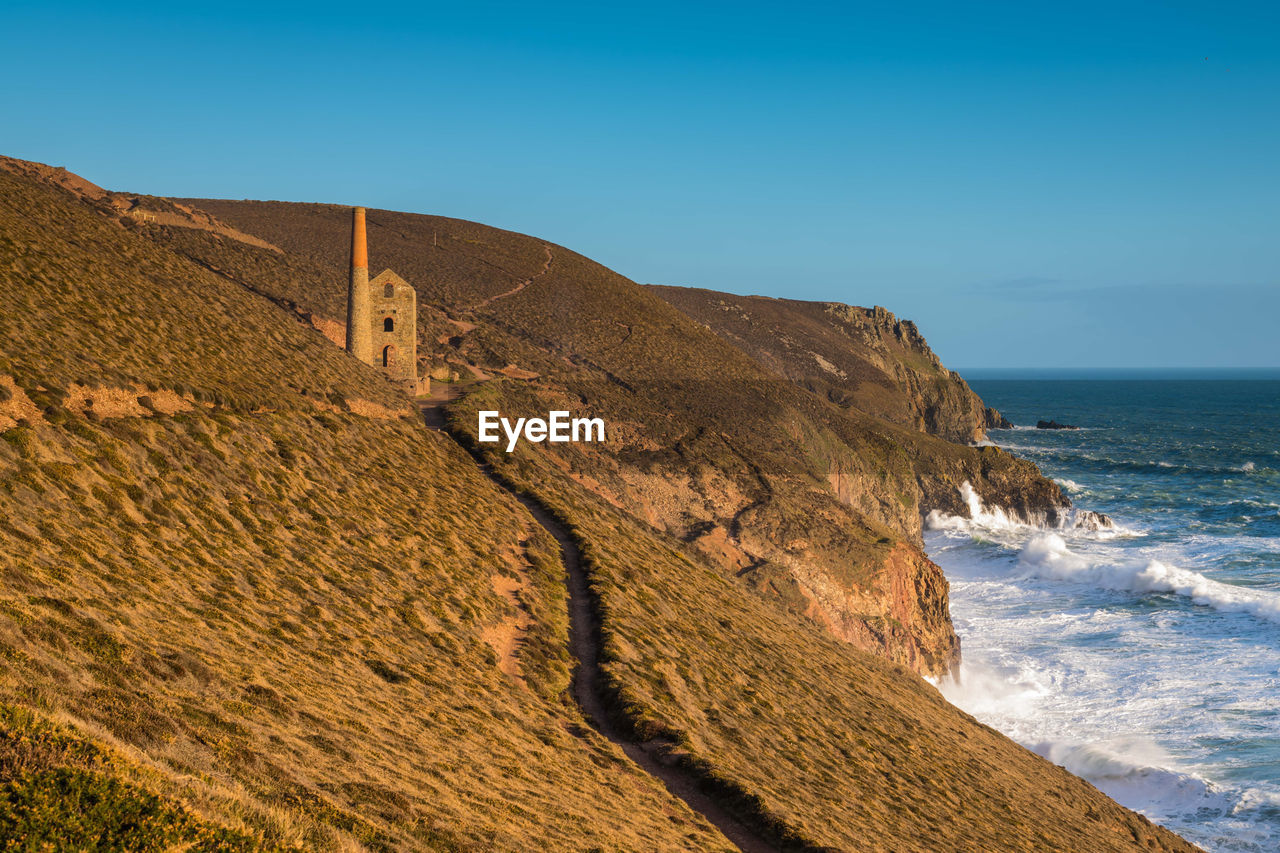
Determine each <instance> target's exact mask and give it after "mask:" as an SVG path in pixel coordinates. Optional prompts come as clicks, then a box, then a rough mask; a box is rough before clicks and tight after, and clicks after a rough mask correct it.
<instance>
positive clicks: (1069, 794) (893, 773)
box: [455, 406, 1193, 853]
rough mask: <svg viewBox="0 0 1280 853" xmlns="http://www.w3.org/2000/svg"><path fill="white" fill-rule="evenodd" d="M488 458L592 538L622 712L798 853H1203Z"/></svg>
mask: <svg viewBox="0 0 1280 853" xmlns="http://www.w3.org/2000/svg"><path fill="white" fill-rule="evenodd" d="M470 414H471V412H470V410H469V408H468V407H466V406H464V407H460V408H459V409H458V410H457V411H456V412H455V422H456V428H457V429H459V430H460V431H463V432H465V431H468V430H469V429H470V427H471V424H472V423H473V420H472V418H471V417H470ZM488 458H489V459H490V461H491V462H492V464H493V465H494V466H495V467H496V468H497V469H498V470H499V471H501V472H502V473H503V475H504V476H506V477H508V478H509V479H510V480H512V481H513V482H515V483H517V484H519V485H520V487H521V488H523V489H524V490H526V491H527V492H529V493H531V494H535V495H538V496H539V497H540V498H541V499H542V500H543V501H544V502H545V503H546V504H547V505H549V506H550V507H552V508H553V509H554V510H555V511H556V512H557V514H558V515H559V516H560V517H561V518H563V519H564V520H565V521H566V522H567V523H568V524H569V525H570V526H571V527H572V530H573V532H574V534H575V536H576V537H577V538H578V539H579V540H580V541H581V542H582V543H583V550H584V552H585V554H586V555H587V558H588V565H589V569H590V573H591V574H590V579H591V585H592V591H593V593H594V594H595V596H596V597H597V599H598V602H599V605H598V606H599V608H600V611H601V612H602V613H603V614H604V625H603V633H604V638H605V639H604V642H605V647H604V659H605V661H606V664H605V669H606V673H607V676H608V677H609V679H610V681H611V687H612V690H613V697H612V699H613V702H614V708H615V710H616V713H617V715H618V718H619V719H620V720H621V721H622V722H623V723H624V724H625V725H627V726H629V727H630V728H631V730H632V731H633V733H634V736H635V737H636V738H637V739H638V740H642V741H647V742H650V743H651V744H658V745H661V749H662V750H663V751H664V752H665V753H666V754H667V755H668V756H670V758H671V760H675V761H680V762H683V763H684V764H685V765H686V766H688V767H690V768H692V769H693V770H694V771H695V772H697V773H698V774H700V775H701V776H702V777H703V778H704V779H705V780H706V783H707V784H708V785H710V786H712V787H714V788H715V789H717V790H719V791H721V792H722V793H723V795H724V796H725V797H726V798H728V799H729V800H730V801H732V802H734V803H736V804H737V806H738V807H739V808H740V809H742V810H744V811H746V812H749V813H752V814H755V815H757V816H758V817H759V819H760V820H761V822H762V823H763V824H764V825H766V826H768V827H770V828H771V829H772V831H773V832H774V833H775V836H776V837H777V838H779V839H780V844H781V845H782V846H784V847H794V848H797V849H808V850H816V849H820V850H850V851H854V850H856V851H904V850H920V851H943V850H945V851H994V850H1089V851H1098V852H1099V853H1101V851H1111V850H1116V851H1119V850H1135V849H1142V850H1191V849H1193V848H1191V847H1190V845H1188V844H1186V843H1185V842H1183V841H1182V840H1181V839H1179V838H1178V837H1177V836H1175V835H1173V834H1172V833H1170V832H1168V831H1167V830H1164V829H1161V828H1158V827H1155V826H1153V825H1152V824H1150V823H1149V822H1148V821H1147V820H1146V819H1145V818H1142V817H1141V816H1138V815H1135V814H1133V813H1132V812H1129V811H1127V810H1126V809H1123V808H1121V807H1120V806H1118V805H1116V804H1115V803H1114V802H1112V801H1111V800H1109V799H1108V798H1107V797H1105V796H1104V795H1102V794H1101V793H1099V792H1098V791H1097V790H1096V789H1094V788H1093V787H1092V786H1091V785H1089V784H1088V783H1086V782H1084V781H1082V780H1080V779H1078V778H1077V777H1075V776H1072V775H1071V774H1070V773H1068V772H1066V771H1065V770H1063V769H1061V768H1059V767H1056V766H1054V765H1052V764H1050V763H1049V762H1047V761H1045V760H1043V759H1041V758H1039V757H1038V756H1036V755H1034V754H1032V753H1030V752H1028V751H1027V750H1024V749H1022V748H1020V747H1017V746H1015V745H1014V744H1012V743H1011V742H1010V741H1009V740H1008V739H1007V738H1005V737H1004V736H1003V735H1000V734H999V733H997V732H995V731H993V730H991V729H989V728H987V727H986V726H983V725H981V724H979V723H977V722H976V721H975V720H974V719H973V718H971V717H969V716H968V715H967V714H965V713H963V712H962V711H960V710H958V709H956V708H955V707H953V706H952V705H950V704H949V703H947V702H946V701H945V700H944V699H942V697H941V696H940V695H939V694H938V693H937V691H935V690H934V689H933V688H932V687H930V686H928V685H927V684H925V683H924V682H923V681H921V680H920V679H918V678H916V677H915V676H914V675H912V674H911V673H910V672H908V671H907V670H906V669H905V668H904V667H902V666H900V665H896V664H892V663H889V662H887V661H884V660H883V659H881V658H879V657H876V656H872V655H867V654H863V653H860V652H858V651H857V650H855V649H853V648H851V647H850V646H849V645H848V644H844V643H840V642H837V641H835V640H833V639H832V638H831V637H830V636H829V635H828V634H827V633H825V632H824V631H822V630H820V629H819V628H817V627H816V626H809V625H805V624H803V623H797V622H796V621H795V620H794V619H791V618H788V617H787V616H786V615H785V614H783V613H782V612H780V611H779V610H778V609H777V608H774V607H771V606H770V605H769V604H768V603H767V602H765V601H762V600H761V599H760V598H759V597H757V596H754V595H751V594H749V593H747V592H746V591H744V590H743V589H742V588H741V587H740V586H738V585H736V584H734V583H732V582H729V581H726V580H725V579H724V578H723V577H721V576H720V575H719V574H718V573H716V572H715V571H713V570H712V569H710V568H709V567H708V566H706V565H705V564H703V563H702V562H701V561H700V560H699V559H698V557H697V555H695V554H691V553H690V552H689V551H688V550H687V549H685V548H684V547H682V545H681V543H679V542H677V541H675V540H669V539H664V538H663V537H657V536H654V535H653V534H652V533H651V532H650V531H649V530H648V529H646V527H645V526H644V525H642V524H640V523H638V522H637V521H635V520H633V519H631V518H628V517H627V516H626V515H625V514H624V513H620V512H619V511H618V510H617V509H615V508H613V507H610V506H609V505H608V504H606V503H605V502H603V501H601V500H599V499H597V498H595V497H594V496H592V495H590V494H589V493H587V492H585V491H584V490H582V489H581V488H579V487H578V486H577V485H576V484H575V483H574V481H573V479H572V478H571V477H570V476H566V474H565V472H563V471H562V470H560V469H559V468H558V466H557V465H555V464H554V461H553V460H551V459H549V458H548V457H547V456H546V455H545V454H542V453H538V452H530V451H526V450H523V449H522V450H520V451H518V452H517V453H515V454H513V455H507V454H505V453H500V452H489V453H488Z"/></svg>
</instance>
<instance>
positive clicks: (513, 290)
mask: <svg viewBox="0 0 1280 853" xmlns="http://www.w3.org/2000/svg"><path fill="white" fill-rule="evenodd" d="M542 251H544V252H546V253H547V260H546V263H544V264H543V265H542V269H540V270H538V271H537V272H536V273H534V274H533V275H532V276H530V277H529V278H526V279H525V280H524V281H522V282H520V283H519V284H517V285H516V286H515V287H513V288H511V289H510V290H508V291H506V292H505V293H499V294H498V295H497V296H490V297H489V298H488V299H486V300H484V301H483V302H481V303H479V304H478V305H476V306H475V308H483V307H485V306H486V305H492V304H493V303H494V302H497V301H498V300H499V299H506V298H507V297H508V296H515V295H516V294H517V293H519V292H520V291H522V290H524V289H525V288H526V287H528V286H529V285H531V284H533V283H534V281H536V280H537V279H540V278H542V277H543V276H544V275H546V274H547V272H548V271H549V270H550V269H551V247H550V246H543V247H542ZM472 310H475V309H474V308H473V309H472Z"/></svg>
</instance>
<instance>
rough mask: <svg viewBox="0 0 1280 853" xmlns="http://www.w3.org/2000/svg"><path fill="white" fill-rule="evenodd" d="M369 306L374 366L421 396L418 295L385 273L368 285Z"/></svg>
mask: <svg viewBox="0 0 1280 853" xmlns="http://www.w3.org/2000/svg"><path fill="white" fill-rule="evenodd" d="M369 303H370V309H371V310H370V316H369V323H370V325H369V328H370V332H371V336H372V339H373V347H372V350H373V365H374V366H375V367H381V368H382V369H383V371H385V372H386V374H387V375H388V376H389V377H390V378H392V379H394V380H395V381H397V382H400V383H403V385H404V387H405V390H406V391H407V392H408V393H410V394H415V393H422V391H421V388H420V385H421V383H420V382H419V381H418V306H417V294H416V293H415V292H414V290H413V288H412V287H411V286H410V285H409V283H408V282H406V281H405V280H404V279H402V278H401V277H400V276H398V275H396V274H395V273H393V272H392V271H391V270H384V271H383V272H382V273H381V274H379V275H378V277H377V278H375V279H373V280H372V281H370V282H369Z"/></svg>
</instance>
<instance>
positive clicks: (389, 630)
mask: <svg viewBox="0 0 1280 853" xmlns="http://www.w3.org/2000/svg"><path fill="white" fill-rule="evenodd" d="M0 198H2V199H3V204H0V271H3V276H4V284H5V286H4V287H3V288H0V376H3V379H0V388H2V389H3V391H2V392H0V439H3V440H0V472H2V473H0V482H2V484H3V486H2V488H0V554H3V559H2V560H0V578H2V579H3V581H2V582H3V588H2V589H3V592H2V595H0V701H2V702H3V703H5V704H7V705H9V706H12V707H17V708H23V709H27V710H26V711H23V712H21V713H25V714H30V713H34V714H35V715H36V718H35V720H33V721H31V722H30V723H23V727H21V728H17V729H15V731H19V732H24V731H35V732H42V731H45V730H46V729H45V728H42V727H45V726H47V725H48V722H49V721H60V723H61V725H62V726H63V727H64V730H66V729H67V727H69V731H71V732H74V733H77V734H74V735H66V737H72V739H73V740H75V739H77V738H78V739H79V740H80V741H83V740H84V739H86V738H87V739H88V740H89V741H90V742H92V743H94V744H98V745H100V746H96V747H94V748H95V749H103V750H106V751H107V752H109V753H110V755H112V756H114V758H112V760H110V761H105V760H104V761H94V762H90V763H88V765H86V762H85V761H83V760H80V759H78V758H75V756H74V755H73V756H72V757H71V758H68V757H66V756H65V755H64V754H63V753H65V752H66V750H63V751H62V752H57V753H55V754H52V755H47V753H49V752H51V751H50V750H45V751H44V753H42V755H44V756H45V757H44V758H40V756H36V758H32V757H30V756H28V755H26V754H25V753H24V752H23V751H22V750H24V749H26V747H24V746H23V744H25V743H27V740H26V739H24V738H23V737H21V736H14V737H8V738H0V773H3V775H4V778H3V782H4V783H5V784H6V785H8V786H9V787H8V788H7V789H6V791H8V792H9V793H7V794H6V796H8V797H9V800H10V801H9V803H8V806H9V808H10V810H11V811H15V812H17V813H19V814H28V815H29V814H30V813H31V812H30V809H27V811H25V812H24V811H23V810H22V806H23V805H24V804H28V803H31V802H32V801H33V798H34V799H35V800H37V801H41V800H42V801H49V800H52V801H53V802H58V801H59V800H58V797H59V795H60V793H61V795H63V796H66V795H69V792H68V790H67V786H66V782H65V779H64V777H66V776H67V774H69V773H88V772H92V773H94V774H96V775H94V776H93V777H92V779H91V781H92V783H93V784H94V785H97V786H98V787H102V786H109V785H115V786H117V787H119V786H121V785H123V786H125V787H124V788H123V789H121V790H124V791H126V792H132V793H126V794H124V795H121V796H132V797H133V798H134V799H135V800H136V801H137V802H138V803H141V804H147V803H150V802H152V801H151V800H148V799H147V798H148V797H157V796H158V797H160V801H159V802H162V803H173V804H175V805H173V806H172V808H173V809H178V811H175V812H170V811H166V810H165V809H169V808H170V807H169V806H165V807H163V808H161V807H159V806H156V807H155V808H153V809H152V811H153V812H158V813H159V814H160V817H158V818H156V820H155V823H157V824H159V828H158V829H157V830H156V833H157V834H158V835H161V836H164V837H168V838H173V839H179V840H180V839H185V840H192V839H195V840H197V841H200V842H201V843H204V842H205V841H209V839H210V838H213V841H212V842H210V844H212V845H213V846H216V843H214V842H216V841H217V839H216V837H215V835H216V834H214V833H210V832H208V831H206V830H203V829H201V827H203V826H205V824H204V823H198V822H192V823H191V824H190V827H188V828H185V829H184V828H183V827H182V826H180V825H178V822H177V818H175V817H173V814H179V813H184V812H185V811H191V812H194V813H197V814H199V815H201V816H202V818H201V820H203V821H211V822H212V825H214V826H221V827H225V828H226V831H227V832H230V833H232V835H230V836H228V837H232V838H240V837H247V838H250V839H254V840H253V841H252V842H251V845H252V846H256V845H257V844H258V843H262V842H266V843H271V844H278V845H284V846H291V845H301V846H304V847H308V848H324V849H352V848H353V847H360V846H363V847H366V848H369V849H415V848H416V849H473V850H492V849H507V850H520V849H528V848H529V846H533V847H537V848H545V849H574V850H577V849H582V848H584V847H590V846H592V845H598V846H611V845H622V846H625V847H628V848H630V849H673V850H674V849H687V850H695V849H696V850H701V849H725V848H726V847H727V843H726V842H725V841H724V840H723V839H722V838H720V837H719V835H718V833H716V832H715V831H714V830H713V829H711V828H710V827H709V826H708V825H707V824H706V823H705V822H704V821H702V820H701V819H699V818H698V817H697V816H695V815H694V814H692V813H691V812H689V810H688V809H686V808H684V807H683V805H682V804H681V803H680V802H679V801H677V800H674V799H673V798H672V797H671V796H670V795H669V794H668V793H667V792H666V791H665V790H664V788H663V787H662V785H661V784H659V783H657V782H655V781H654V780H652V779H651V778H649V777H648V776H646V775H645V774H643V773H640V772H639V771H638V770H637V769H636V768H635V767H634V765H632V764H631V763H630V762H628V761H627V760H626V759H625V757H624V756H623V755H622V754H621V753H620V752H618V751H617V750H616V749H615V748H614V747H612V746H611V745H610V744H608V743H607V742H606V741H604V740H603V739H602V738H600V737H599V736H597V735H595V734H594V732H592V730H591V729H590V728H589V727H588V726H586V725H585V724H584V723H583V722H582V719H581V717H580V716H579V715H577V714H576V713H575V712H574V711H573V710H572V708H569V707H566V706H565V704H564V703H563V701H562V699H561V694H562V692H563V689H564V686H565V685H566V684H567V681H568V674H569V673H568V665H569V655H568V652H567V649H566V615H565V605H564V588H563V584H562V582H561V575H560V573H561V567H560V565H559V563H558V562H557V560H556V558H555V554H556V549H555V546H554V543H553V542H552V541H551V540H550V537H548V536H547V535H546V534H545V532H543V531H542V530H541V528H540V527H538V526H537V525H536V524H534V523H533V521H532V520H531V519H530V518H529V517H528V514H527V513H526V512H525V511H524V510H523V509H522V508H521V507H520V506H519V505H518V504H517V503H516V502H514V501H513V500H511V499H510V497H509V496H507V495H506V494H505V493H504V492H502V491H501V490H500V489H498V488H496V487H494V486H493V485H492V484H491V483H490V482H489V481H488V480H486V479H485V478H484V477H483V476H481V475H480V474H479V472H478V471H477V470H476V469H475V468H474V466H473V465H472V464H471V462H470V460H469V458H468V457H467V455H466V454H465V453H463V452H462V451H461V450H459V449H458V448H457V446H456V445H455V444H454V443H453V442H451V441H449V440H448V439H447V438H445V437H443V436H441V435H440V434H438V433H432V432H430V431H428V430H426V429H425V428H424V427H423V426H422V425H421V423H420V422H419V419H418V416H417V412H416V410H414V409H413V408H412V407H411V406H410V405H409V403H408V401H407V400H406V399H405V398H403V397H401V396H399V395H398V394H397V393H396V392H395V391H394V389H392V388H391V386H390V385H389V384H388V383H387V382H385V381H384V380H383V379H382V377H381V376H380V375H379V374H377V373H376V372H374V371H373V370H370V369H368V368H365V367H364V366H363V365H360V364H358V363H356V362H355V361H353V360H351V359H349V358H348V357H347V356H346V355H345V354H344V353H343V352H342V351H340V350H338V349H337V348H335V347H333V346H332V344H331V343H330V342H329V341H327V340H326V339H325V338H323V337H322V336H320V335H318V334H316V333H314V332H312V331H310V330H308V329H306V328H304V327H303V326H301V325H299V324H298V323H297V322H296V321H295V320H293V319H291V318H290V317H289V316H288V315H287V314H286V313H284V312H282V311H280V310H279V309H278V308H277V307H276V306H275V305H273V304H272V303H270V302H269V301H267V300H265V299H262V298H260V297H257V296H255V295H253V294H252V293H249V292H247V291H245V290H244V289H243V288H241V287H239V286H236V285H232V284H230V283H228V282H227V281H226V280H225V279H222V278H220V277H218V276H216V275H213V274H211V273H209V272H207V271H205V270H203V269H201V268H199V267H198V266H196V265H194V264H192V263H190V262H189V261H187V260H185V259H183V258H181V257H179V256H177V255H174V254H172V253H170V252H167V251H165V250H163V249H161V248H159V247H157V246H156V245H155V243H154V242H153V241H151V240H149V239H147V238H145V237H143V236H141V235H139V234H137V233H134V232H133V231H131V230H130V229H127V228H123V227H121V226H120V225H118V224H116V223H115V222H114V221H113V220H110V219H108V218H104V217H103V216H102V215H100V211H98V210H97V209H95V208H93V207H90V206H88V205H86V204H84V203H83V202H82V201H81V200H79V199H77V198H75V197H72V196H69V195H67V194H65V193H63V192H62V191H61V190H59V189H56V188H53V187H50V186H47V185H45V184H42V183H38V182H34V181H30V180H23V179H19V178H16V177H14V176H12V175H10V174H7V173H5V172H3V171H0ZM516 624H527V629H526V633H525V636H524V638H523V642H522V644H521V649H520V655H519V660H518V670H517V676H518V677H513V676H512V675H509V674H507V673H506V672H504V671H503V670H502V668H500V666H499V665H500V664H501V663H502V660H501V659H500V652H502V651H505V642H504V641H503V637H504V634H505V633H506V632H508V631H509V630H510V628H511V626H513V625H516ZM15 713H18V712H15ZM17 718H18V719H20V720H25V719H27V718H26V717H22V716H21V714H18V717H17ZM41 721H44V722H41ZM74 752H76V751H75V750H73V753H74ZM37 759H39V760H37ZM86 766H87V768H88V769H86ZM72 778H78V777H72ZM86 784H87V783H86ZM16 792H28V793H27V794H24V799H21V800H15V799H14V798H16V797H17V796H18V794H17V793H16ZM0 799H3V798H2V797H0ZM178 804H180V805H178ZM3 812H4V807H3V806H0V820H2V819H3ZM96 817H97V818H98V819H99V820H101V821H103V822H104V823H103V826H104V827H105V828H106V829H107V830H114V829H118V827H111V826H107V825H106V823H107V822H109V821H111V820H113V819H114V820H119V821H128V820H129V819H130V818H129V812H128V811H127V810H113V811H111V812H109V813H106V814H101V815H96ZM0 825H2V824H0ZM175 827H176V828H175ZM45 828H46V829H47V828H48V827H45ZM97 828H101V827H94V828H93V829H95V830H96V829H97ZM56 829H57V830H58V831H61V832H63V833H64V834H65V837H66V838H67V839H69V840H66V841H65V842H64V843H66V845H67V846H70V847H76V846H78V845H77V844H76V843H75V838H76V836H75V834H74V833H73V832H72V830H73V827H71V826H69V825H66V824H63V825H59V826H58V827H56ZM166 833H167V835H166ZM206 846H208V845H206ZM210 849H212V848H210Z"/></svg>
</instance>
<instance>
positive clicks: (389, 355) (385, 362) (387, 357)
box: [382, 346, 396, 367]
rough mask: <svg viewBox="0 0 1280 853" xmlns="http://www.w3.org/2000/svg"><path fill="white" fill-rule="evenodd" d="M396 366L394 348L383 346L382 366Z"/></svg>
mask: <svg viewBox="0 0 1280 853" xmlns="http://www.w3.org/2000/svg"><path fill="white" fill-rule="evenodd" d="M395 365H396V348H395V347H393V346H385V347H383V348H382V366H383V367H395Z"/></svg>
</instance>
